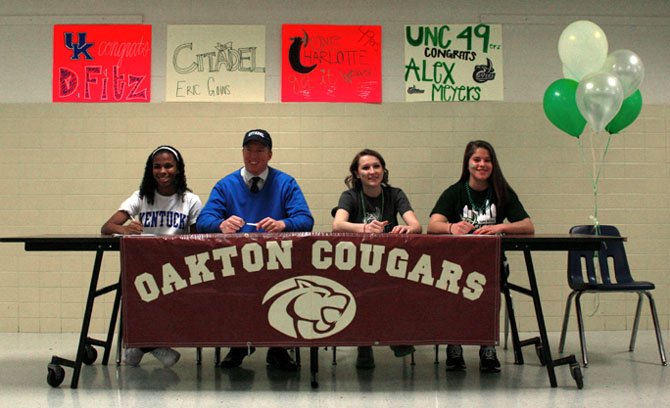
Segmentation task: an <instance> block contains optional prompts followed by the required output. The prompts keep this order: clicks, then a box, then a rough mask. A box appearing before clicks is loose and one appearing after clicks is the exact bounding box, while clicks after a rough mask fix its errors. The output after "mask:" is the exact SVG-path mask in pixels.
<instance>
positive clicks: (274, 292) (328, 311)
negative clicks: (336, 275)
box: [263, 276, 356, 339]
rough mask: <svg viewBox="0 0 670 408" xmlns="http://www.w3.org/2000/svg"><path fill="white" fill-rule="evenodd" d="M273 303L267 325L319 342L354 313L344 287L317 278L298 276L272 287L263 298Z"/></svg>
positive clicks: (347, 320) (331, 333)
mask: <svg viewBox="0 0 670 408" xmlns="http://www.w3.org/2000/svg"><path fill="white" fill-rule="evenodd" d="M270 301H271V302H272V303H271V304H270V308H269V310H268V320H269V322H270V325H271V326H272V327H274V328H275V329H276V330H278V331H279V332H281V333H283V334H285V335H287V336H290V337H293V338H296V339H321V338H324V337H329V336H332V335H333V334H335V333H338V332H340V331H342V330H343V329H344V328H345V327H347V326H348V325H349V323H351V321H352V320H353V318H354V316H355V314H356V301H355V300H354V297H353V295H352V294H351V292H349V290H348V289H347V288H345V287H344V286H342V285H340V284H339V283H338V282H335V281H333V280H330V279H326V278H323V277H320V276H298V277H294V278H291V279H287V280H284V281H282V282H279V283H277V284H276V285H274V286H273V287H272V288H270V290H268V292H267V293H266V294H265V297H264V298H263V304H265V303H267V302H270Z"/></svg>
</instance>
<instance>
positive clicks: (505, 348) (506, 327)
mask: <svg viewBox="0 0 670 408" xmlns="http://www.w3.org/2000/svg"><path fill="white" fill-rule="evenodd" d="M508 338H509V311H508V310H507V303H505V338H504V341H503V350H507V339H508Z"/></svg>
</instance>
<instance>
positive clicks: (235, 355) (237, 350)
mask: <svg viewBox="0 0 670 408" xmlns="http://www.w3.org/2000/svg"><path fill="white" fill-rule="evenodd" d="M254 351H256V347H250V348H248V349H247V348H246V347H231V348H230V351H229V352H228V354H227V355H226V357H225V358H224V359H223V361H221V364H220V365H219V366H220V367H221V368H235V367H239V366H240V365H242V361H243V360H244V357H246V356H250V355H252V354H253V353H254Z"/></svg>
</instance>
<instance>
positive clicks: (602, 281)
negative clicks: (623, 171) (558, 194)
mask: <svg viewBox="0 0 670 408" xmlns="http://www.w3.org/2000/svg"><path fill="white" fill-rule="evenodd" d="M598 230H599V231H598V232H596V228H594V226H593V225H577V226H574V227H572V228H571V229H570V233H571V234H587V235H607V236H621V234H619V230H618V229H617V228H616V227H614V226H611V225H600V226H599V227H598ZM596 259H597V260H598V263H597V264H596V263H595V260H596ZM609 262H612V265H613V267H614V276H612V274H611V273H610V265H609ZM584 268H585V270H584ZM568 284H569V285H570V288H571V289H572V292H571V293H570V295H568V299H567V301H566V304H565V316H564V317H563V329H562V330H561V341H560V345H559V347H558V351H559V353H562V352H563V346H564V345H565V333H566V331H567V328H568V320H569V318H570V305H571V302H572V299H573V298H574V299H575V309H576V311H577V325H578V328H579V341H580V343H581V347H582V360H583V362H584V367H588V365H589V360H588V353H587V350H586V337H585V336H584V322H583V317H582V308H581V304H580V298H581V296H582V295H583V294H584V293H602V292H634V293H636V294H637V296H638V300H637V310H636V312H635V321H634V323H633V332H632V334H631V338H630V345H629V348H628V350H629V351H633V350H634V349H635V339H636V336H637V329H638V325H639V322H640V311H641V309H642V300H643V295H644V296H646V297H647V298H648V299H649V305H650V307H651V316H652V319H653V321H654V329H655V330H656V341H657V342H658V351H659V353H660V355H661V364H662V365H664V366H665V365H667V364H668V362H667V359H666V357H665V349H664V347H663V338H662V337H661V329H660V326H659V323H658V315H657V313H656V304H655V303H654V298H653V296H652V295H651V291H652V290H653V289H654V288H655V286H654V284H653V283H652V282H645V281H636V280H635V279H633V276H632V275H631V272H630V268H629V266H628V259H627V258H626V251H625V249H624V245H623V241H612V242H607V243H606V244H605V245H604V247H603V249H601V250H600V251H598V252H594V251H570V252H569V253H568Z"/></svg>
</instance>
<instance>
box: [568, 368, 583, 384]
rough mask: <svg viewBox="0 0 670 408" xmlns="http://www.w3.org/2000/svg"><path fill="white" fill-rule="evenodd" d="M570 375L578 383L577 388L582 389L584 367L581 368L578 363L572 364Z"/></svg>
mask: <svg viewBox="0 0 670 408" xmlns="http://www.w3.org/2000/svg"><path fill="white" fill-rule="evenodd" d="M570 375H572V378H574V380H575V382H576V383H577V388H579V389H580V390H581V389H582V388H584V376H583V375H582V369H581V368H579V364H578V363H573V364H570Z"/></svg>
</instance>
